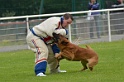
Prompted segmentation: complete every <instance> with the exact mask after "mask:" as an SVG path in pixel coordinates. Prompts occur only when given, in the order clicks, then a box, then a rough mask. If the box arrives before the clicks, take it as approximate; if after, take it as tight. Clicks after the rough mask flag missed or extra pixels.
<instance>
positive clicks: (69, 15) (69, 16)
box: [63, 13, 74, 21]
mask: <svg viewBox="0 0 124 82" xmlns="http://www.w3.org/2000/svg"><path fill="white" fill-rule="evenodd" d="M63 17H64V19H65V20H67V19H69V18H71V20H72V21H73V20H74V19H73V16H72V15H71V14H69V13H65V14H64V15H63Z"/></svg>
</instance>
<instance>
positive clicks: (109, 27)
mask: <svg viewBox="0 0 124 82" xmlns="http://www.w3.org/2000/svg"><path fill="white" fill-rule="evenodd" d="M107 15H108V35H109V42H111V26H110V11H107Z"/></svg>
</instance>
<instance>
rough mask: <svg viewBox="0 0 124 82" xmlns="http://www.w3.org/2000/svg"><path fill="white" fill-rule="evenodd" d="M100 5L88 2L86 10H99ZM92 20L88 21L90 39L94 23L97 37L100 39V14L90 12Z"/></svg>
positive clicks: (93, 1)
mask: <svg viewBox="0 0 124 82" xmlns="http://www.w3.org/2000/svg"><path fill="white" fill-rule="evenodd" d="M99 7H100V4H99V3H98V2H97V0H90V2H89V3H88V10H99ZM91 17H93V19H92V20H91V21H90V38H91V39H93V38H95V37H94V32H93V30H94V23H95V25H96V31H97V37H98V38H100V12H91Z"/></svg>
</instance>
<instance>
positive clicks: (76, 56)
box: [56, 35, 98, 71]
mask: <svg viewBox="0 0 124 82" xmlns="http://www.w3.org/2000/svg"><path fill="white" fill-rule="evenodd" d="M57 44H58V47H59V48H60V50H61V53H60V54H59V55H57V56H56V58H57V59H58V60H60V59H61V58H65V59H67V60H71V61H81V63H82V65H83V67H84V68H83V69H81V71H83V70H86V69H88V68H89V69H90V70H91V71H92V70H93V67H94V66H95V65H96V64H97V63H98V55H97V53H96V52H95V51H94V50H93V49H92V48H91V47H90V46H87V45H86V48H81V47H79V46H77V45H75V44H72V43H71V42H69V40H68V39H67V38H65V37H64V36H62V35H59V39H58V42H57Z"/></svg>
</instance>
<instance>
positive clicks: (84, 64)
mask: <svg viewBox="0 0 124 82" xmlns="http://www.w3.org/2000/svg"><path fill="white" fill-rule="evenodd" d="M87 63H88V62H87V61H81V64H82V65H83V67H84V68H83V69H81V71H84V70H86V69H88V67H87Z"/></svg>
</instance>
